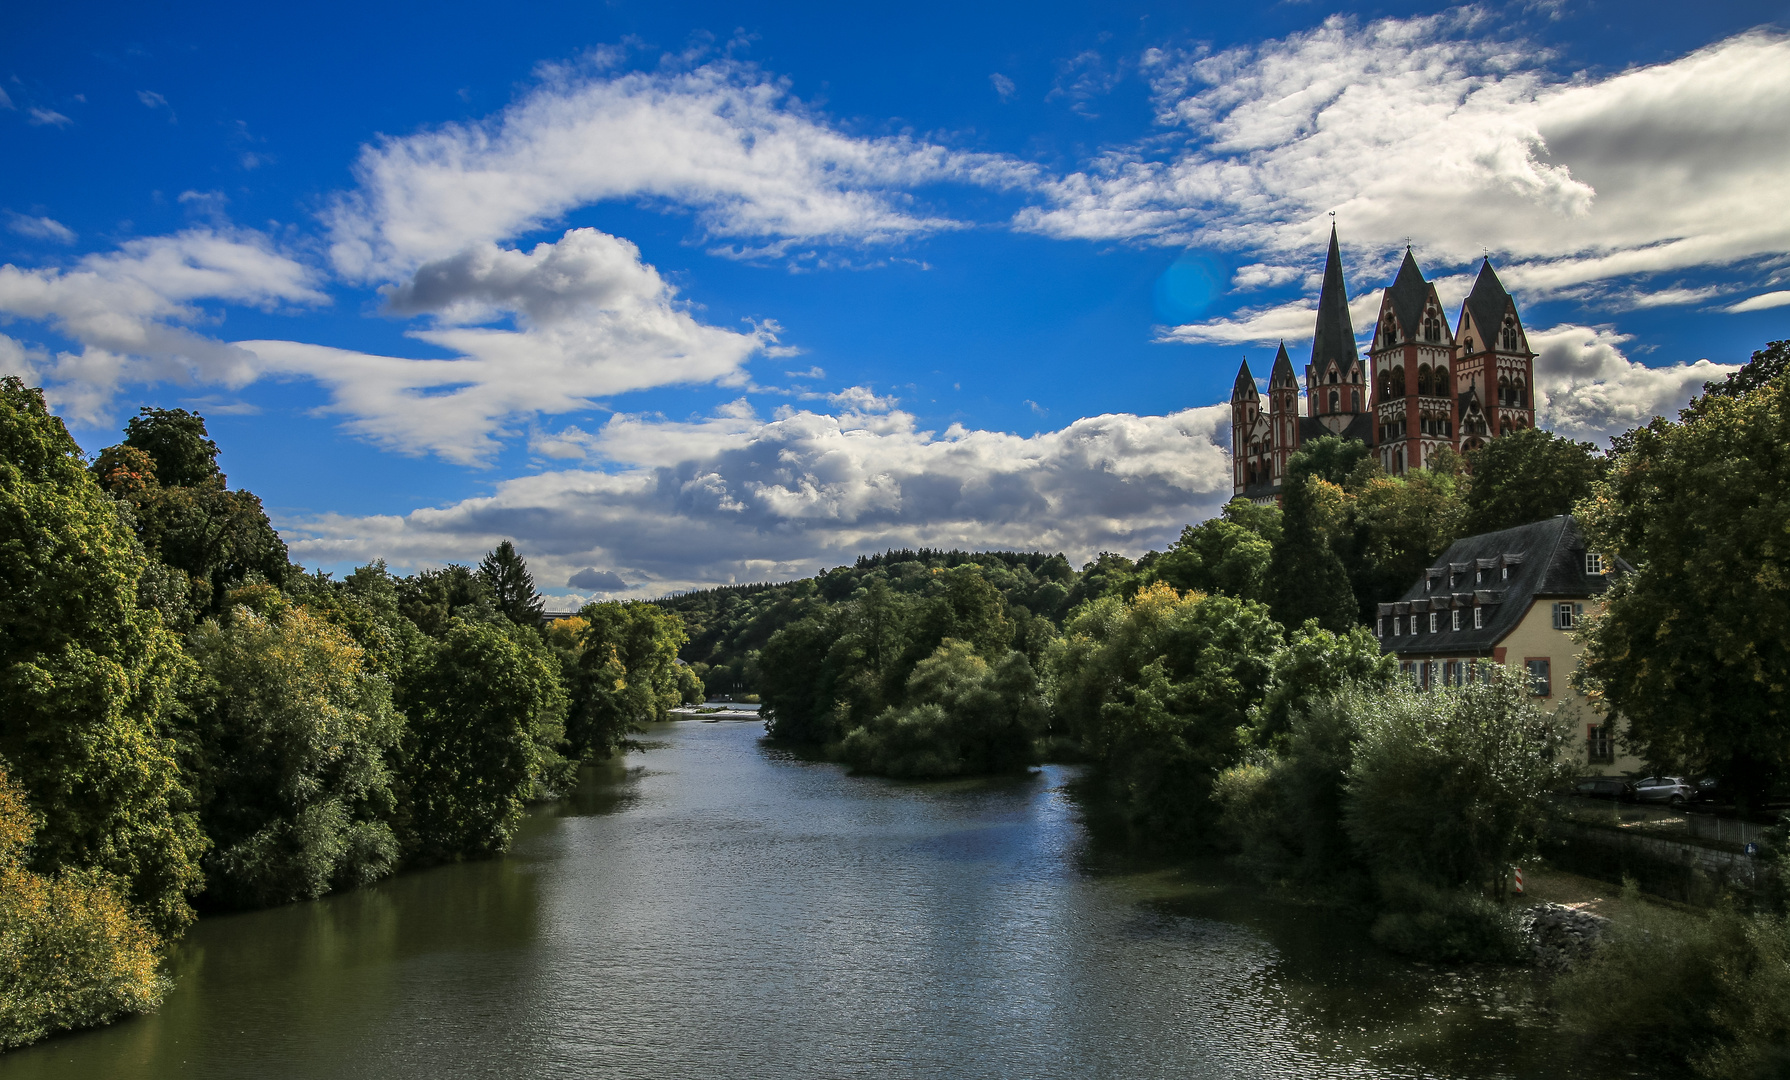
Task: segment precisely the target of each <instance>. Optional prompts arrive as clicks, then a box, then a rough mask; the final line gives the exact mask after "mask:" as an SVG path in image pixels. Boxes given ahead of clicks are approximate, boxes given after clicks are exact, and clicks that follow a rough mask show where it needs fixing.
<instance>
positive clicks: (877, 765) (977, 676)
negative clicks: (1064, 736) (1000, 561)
mask: <svg viewBox="0 0 1790 1080" xmlns="http://www.w3.org/2000/svg"><path fill="white" fill-rule="evenodd" d="M907 702H908V704H907V705H906V706H905V707H903V708H889V709H886V710H884V711H883V712H882V713H881V714H879V715H878V716H876V717H875V718H874V719H872V720H871V721H870V722H869V723H868V724H866V725H864V726H863V727H860V728H856V729H854V730H853V731H852V732H851V733H850V734H848V735H847V736H846V737H845V741H844V743H843V744H842V745H841V747H840V756H841V757H843V758H844V759H845V760H846V761H848V762H850V763H851V764H852V766H853V767H854V768H856V769H858V770H860V771H863V772H871V773H880V774H882V775H885V776H901V777H912V778H926V779H935V778H939V777H946V776H963V775H974V774H979V773H1000V772H1015V771H1018V770H1021V769H1025V768H1027V767H1029V766H1031V765H1034V764H1036V763H1037V760H1038V756H1037V741H1038V738H1039V737H1040V736H1041V735H1043V734H1044V730H1045V709H1044V703H1043V701H1042V699H1041V697H1040V695H1039V692H1038V679H1037V676H1036V675H1035V674H1033V672H1032V665H1031V663H1030V662H1029V661H1028V660H1026V657H1025V654H1024V653H1021V652H1017V651H1009V652H1008V653H1007V655H1006V656H1005V657H1004V658H1003V659H1002V660H1001V661H1000V662H999V663H997V664H993V665H991V664H989V663H988V661H986V660H984V659H982V657H980V656H978V655H976V653H975V651H974V650H973V649H972V647H971V646H970V644H969V643H968V642H964V641H958V640H957V639H955V638H947V639H945V642H944V644H942V645H940V646H939V647H938V649H937V650H936V651H935V652H934V653H933V654H932V655H931V656H930V657H928V658H926V659H925V660H922V661H920V663H919V664H918V665H916V666H915V668H914V672H913V674H912V675H910V676H909V677H908V680H907Z"/></svg>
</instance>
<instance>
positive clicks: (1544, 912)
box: [1518, 904, 1610, 971]
mask: <svg viewBox="0 0 1790 1080" xmlns="http://www.w3.org/2000/svg"><path fill="white" fill-rule="evenodd" d="M1609 925H1610V920H1608V919H1606V918H1604V917H1602V916H1601V915H1593V914H1591V913H1590V912H1589V911H1580V910H1578V909H1577V908H1570V907H1566V906H1565V905H1563V904H1535V905H1532V906H1531V907H1530V908H1529V909H1528V910H1527V911H1525V912H1523V914H1522V916H1521V918H1520V919H1519V921H1518V927H1519V929H1521V931H1522V934H1523V937H1524V938H1525V939H1527V940H1528V942H1529V949H1530V952H1531V954H1532V955H1533V956H1534V957H1535V965H1536V966H1537V967H1540V968H1545V969H1547V970H1549V971H1565V970H1566V969H1568V968H1570V967H1572V966H1573V964H1574V963H1576V962H1577V961H1579V960H1582V959H1583V958H1585V957H1587V956H1589V955H1591V951H1592V950H1593V949H1594V948H1596V947H1597V941H1598V938H1600V937H1602V936H1603V934H1604V931H1605V929H1606V928H1608V927H1609Z"/></svg>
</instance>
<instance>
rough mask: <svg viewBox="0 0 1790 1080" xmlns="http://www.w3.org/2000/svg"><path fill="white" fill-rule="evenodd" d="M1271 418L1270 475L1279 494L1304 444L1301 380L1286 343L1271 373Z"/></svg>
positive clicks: (1281, 348)
mask: <svg viewBox="0 0 1790 1080" xmlns="http://www.w3.org/2000/svg"><path fill="white" fill-rule="evenodd" d="M1268 419H1269V420H1271V421H1272V422H1273V424H1274V431H1273V435H1274V452H1273V453H1272V454H1271V455H1269V459H1268V475H1269V477H1270V478H1271V480H1272V482H1273V484H1274V490H1275V491H1276V492H1278V491H1279V490H1280V482H1281V478H1283V477H1284V476H1286V474H1287V463H1288V462H1289V461H1291V460H1292V457H1293V451H1295V450H1297V449H1299V444H1300V443H1301V442H1302V441H1304V440H1303V439H1301V438H1300V434H1301V432H1300V427H1301V424H1300V422H1299V378H1298V376H1296V375H1294V374H1293V358H1292V357H1290V356H1288V355H1287V343H1286V342H1284V341H1283V342H1281V343H1280V350H1279V351H1278V352H1276V353H1275V354H1274V367H1273V369H1272V370H1270V371H1269V372H1268Z"/></svg>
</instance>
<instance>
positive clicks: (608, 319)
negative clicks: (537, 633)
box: [0, 0, 1790, 606]
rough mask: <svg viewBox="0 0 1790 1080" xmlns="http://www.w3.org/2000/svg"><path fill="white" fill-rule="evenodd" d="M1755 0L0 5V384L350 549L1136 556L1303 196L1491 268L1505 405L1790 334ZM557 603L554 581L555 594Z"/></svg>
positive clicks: (709, 576)
mask: <svg viewBox="0 0 1790 1080" xmlns="http://www.w3.org/2000/svg"><path fill="white" fill-rule="evenodd" d="M1786 28H1790V3H1785V2H1773V3H1745V2H1735V3H1711V4H1702V5H1684V4H1665V3H1651V2H1623V3H1615V2H1608V0H1600V2H1596V3H1583V2H1577V0H1529V2H1525V3H1516V4H1509V5H1497V4H1486V5H1470V6H1437V5H1414V4H1389V5H1378V6H1358V7H1353V8H1346V9H1344V8H1337V7H1330V6H1323V5H1321V4H1319V3H1315V2H1299V3H1278V4H1268V3H1265V4H1259V5H1245V4H1186V3H1184V4H1177V5H1168V4H1138V3H1112V2H1109V3H1103V4H1098V5H1094V4H1079V5H1062V4H1049V3H1042V4H1041V3H1035V2H1034V3H1026V4H1017V3H983V4H975V5H966V4H935V3H908V4H901V5H838V4H824V5H823V4H810V3H780V4H774V5H772V4H764V5H744V4H698V3H674V2H666V0H654V2H652V3H645V2H639V0H613V2H610V3H584V4H573V3H543V4H516V5H502V6H499V5H490V4H484V5H473V4H462V3H452V2H437V3H431V4H427V5H422V4H412V5H405V4H379V5H374V4H354V5H347V4H338V3H329V2H323V3H312V4H307V5H287V6H279V7H275V6H245V5H241V4H231V5H227V6H226V5H222V4H204V3H187V4H180V5H171V4H140V3H139V4H129V5H123V4H117V5H112V4H82V3H64V4H12V5H6V6H5V7H4V8H3V9H0V161H3V162H4V163H5V166H6V167H5V168H0V372H5V373H10V374H17V375H20V376H21V377H23V378H25V379H26V380H27V382H29V383H30V384H31V385H34V386H42V387H43V388H44V389H45V392H46V395H47V396H48V399H49V400H50V402H51V404H52V406H53V408H54V409H55V411H56V412H57V413H58V414H59V415H60V416H61V417H62V418H63V419H64V421H65V422H66V423H67V424H68V426H69V428H70V430H71V432H73V434H74V435H75V437H76V438H77V439H78V440H79V441H80V443H81V445H82V446H83V447H84V448H85V449H86V450H87V451H88V452H90V453H92V452H97V451H98V450H99V449H101V448H102V447H104V446H107V445H111V444H113V443H115V442H117V441H119V439H120V437H121V436H120V429H121V427H122V425H123V424H124V422H125V421H126V420H127V419H128V418H129V417H130V416H132V415H134V414H135V412H136V410H137V409H138V408H139V407H142V406H153V407H159V408H186V409H191V410H194V411H197V412H199V413H201V414H203V415H204V416H205V417H206V420H207V423H208V424H209V427H210V430H211V433H212V435H213V437H214V438H215V439H216V441H217V442H218V443H219V444H220V445H221V447H222V448H223V453H222V455H221V458H220V462H221V464H222V465H223V467H224V469H225V471H226V472H227V474H228V476H229V479H230V483H231V484H232V486H240V487H245V488H248V489H249V490H252V491H254V492H255V493H256V494H258V495H259V496H260V497H261V498H262V500H263V502H264V503H265V505H266V506H267V508H268V511H269V513H270V515H271V516H272V518H273V520H274V523H275V524H276V526H277V527H278V528H279V529H280V531H281V533H282V535H283V536H284V537H285V538H286V541H287V543H288V545H289V547H290V549H291V552H292V556H293V558H294V559H295V560H296V561H298V562H301V563H303V564H304V565H306V566H308V567H312V568H321V569H325V570H330V571H333V572H338V573H339V572H342V571H344V570H346V569H348V568H351V567H353V566H356V565H359V564H362V563H365V562H368V561H371V560H373V559H376V558H382V559H385V560H386V561H387V562H388V563H389V564H390V565H391V566H392V567H393V568H394V569H397V570H401V571H411V570H415V569H419V568H424V567H431V566H440V565H443V564H445V563H448V562H476V561H477V559H478V558H479V557H480V556H481V555H482V554H483V553H484V552H485V551H487V550H489V549H490V548H491V547H492V546H494V545H495V544H496V543H497V542H498V541H499V540H502V539H506V538H507V539H511V540H514V541H515V543H516V545H517V547H518V549H519V550H520V551H521V552H522V554H523V555H524V556H525V557H526V558H527V559H528V560H529V564H530V566H531V568H532V569H533V571H534V574H535V578H536V582H537V584H538V585H539V586H540V587H541V589H542V591H543V592H545V593H547V594H548V595H549V596H550V597H552V598H553V599H554V600H556V601H563V602H565V603H568V604H572V603H577V602H579V601H582V600H584V599H591V598H603V597H615V598H640V597H651V596H658V595H661V594H663V593H665V592H668V591H672V590H678V589H686V588H692V587H698V586H704V585H713V584H725V583H732V582H749V581H765V580H787V579H790V578H794V577H800V576H805V575H808V574H812V573H814V572H815V571H816V570H818V569H820V568H822V567H826V566H832V565H838V564H841V563H847V562H850V561H851V560H852V559H853V558H855V557H856V556H857V555H860V554H867V553H871V552H876V551H880V550H883V549H885V548H889V547H912V546H922V545H924V546H932V547H966V548H979V549H1018V550H1043V551H1051V552H1056V551H1061V552H1064V553H1066V554H1068V555H1069V556H1070V558H1071V559H1073V560H1075V561H1077V562H1078V563H1079V562H1080V561H1083V560H1086V559H1088V558H1091V557H1092V556H1093V555H1095V554H1096V553H1098V552H1100V551H1118V552H1123V553H1126V554H1130V555H1133V556H1135V555H1137V554H1140V553H1141V552H1143V551H1144V550H1146V549H1148V548H1161V547H1164V546H1166V545H1167V544H1169V543H1171V542H1172V541H1173V540H1174V538H1175V537H1176V536H1177V535H1178V534H1179V532H1180V530H1181V528H1182V527H1183V526H1184V525H1186V524H1188V523H1190V522H1196V521H1199V520H1203V519H1204V518H1207V517H1209V516H1211V515H1212V514H1213V513H1215V512H1216V511H1217V509H1218V508H1219V507H1221V506H1222V505H1223V503H1224V502H1225V501H1226V500H1227V499H1228V498H1229V496H1230V491H1231V489H1230V483H1231V480H1230V477H1231V470H1230V465H1229V438H1230V435H1229V411H1228V407H1227V406H1226V404H1225V403H1226V402H1227V401H1228V399H1229V394H1230V387H1231V384H1232V381H1233V379H1234V378H1235V376H1236V373H1237V368H1238V364H1239V363H1240V362H1241V361H1242V360H1243V359H1245V358H1248V359H1249V360H1250V363H1251V366H1252V369H1253V371H1254V373H1255V374H1256V375H1257V376H1266V374H1267V368H1268V363H1269V361H1270V360H1271V359H1272V356H1273V353H1274V349H1275V347H1276V345H1277V344H1278V343H1279V342H1281V341H1283V340H1284V341H1285V343H1286V346H1287V348H1288V350H1289V352H1290V353H1291V354H1292V356H1293V358H1294V362H1295V366H1296V367H1299V368H1301V369H1302V367H1303V364H1304V362H1305V359H1306V357H1307V356H1309V353H1310V347H1311V333H1312V326H1313V317H1314V312H1315V305H1316V296H1317V284H1318V274H1319V272H1320V270H1321V268H1322V263H1323V254H1324V245H1325V242H1326V240H1327V238H1328V235H1329V230H1330V228H1331V227H1332V225H1334V226H1335V227H1336V229H1337V230H1338V234H1339V236H1340V239H1341V243H1342V250H1343V254H1344V260H1345V266H1346V269H1347V273H1348V282H1349V293H1350V299H1351V305H1352V309H1353V312H1354V322H1355V326H1356V328H1357V329H1358V330H1359V329H1360V328H1362V327H1363V326H1368V327H1371V326H1372V325H1373V321H1374V314H1373V313H1374V312H1375V311H1376V310H1377V308H1378V302H1379V291H1380V289H1381V288H1382V287H1383V286H1385V285H1386V284H1388V283H1389V282H1390V280H1391V276H1392V274H1393V272H1394V271H1395V270H1396V267H1397V263H1398V259H1399V258H1400V257H1402V255H1403V252H1404V249H1405V247H1406V245H1409V246H1410V247H1411V248H1412V250H1413V251H1414V252H1415V254H1416V256H1417V258H1418V260H1419V262H1420V264H1421V265H1422V267H1423V269H1424V271H1425V273H1426V274H1427V275H1428V276H1429V277H1430V278H1431V279H1432V280H1434V281H1435V282H1436V284H1437V288H1438V290H1439V292H1440V294H1441V296H1442V298H1443V300H1444V301H1445V303H1446V304H1447V305H1448V307H1449V309H1450V312H1451V317H1453V316H1454V315H1456V313H1458V308H1459V304H1460V300H1461V298H1462V297H1463V296H1464V295H1465V292H1466V290H1467V288H1468V287H1469V285H1470V283H1471V276H1472V274H1473V273H1475V272H1476V271H1477V267H1478V264H1479V261H1480V260H1481V259H1482V258H1485V257H1488V256H1489V257H1490V258H1491V260H1492V262H1493V264H1494V266H1496V267H1497V269H1498V271H1499V273H1500V275H1501V276H1502V278H1503V281H1504V283H1505V285H1506V286H1507V287H1508V288H1509V289H1510V290H1511V292H1512V293H1513V294H1514V295H1515V296H1516V298H1517V302H1518V304H1519V306H1520V310H1521V313H1522V317H1523V319H1524V324H1525V327H1526V329H1527V331H1528V333H1529V338H1530V341H1531V344H1532V346H1533V347H1534V348H1535V349H1536V350H1537V351H1538V353H1539V354H1540V355H1539V356H1538V358H1537V360H1536V385H1535V398H1536V404H1537V408H1538V413H1539V421H1540V423H1541V426H1543V427H1548V428H1551V429H1552V430H1554V431H1557V432H1559V433H1561V434H1563V435H1568V436H1571V437H1573V438H1578V439H1587V440H1591V441H1594V442H1604V441H1607V440H1608V438H1609V437H1610V436H1612V435H1614V434H1617V433H1620V432H1622V431H1624V430H1627V429H1629V428H1631V427H1634V426H1636V425H1638V424H1642V423H1645V422H1647V421H1648V420H1649V419H1650V418H1652V417H1653V416H1656V415H1665V416H1672V415H1675V410H1676V409H1678V408H1680V407H1681V406H1682V405H1683V404H1684V403H1685V402H1686V401H1687V400H1688V399H1689V398H1690V397H1691V396H1692V395H1693V394H1694V393H1696V392H1698V391H1699V390H1700V389H1701V387H1702V385H1703V383H1704V382H1706V381H1709V380H1711V379H1716V378H1719V377H1721V376H1722V375H1724V374H1725V373H1726V372H1728V371H1731V370H1732V369H1733V367H1734V365H1736V364H1739V363H1741V362H1744V361H1745V360H1746V358H1747V356H1748V355H1749V354H1750V353H1751V352H1752V351H1753V350H1755V349H1757V348H1760V347H1761V346H1762V345H1763V344H1764V343H1765V342H1766V341H1768V340H1776V339H1781V338H1785V337H1790V185H1787V184H1786V180H1785V177H1787V176H1790V36H1787V35H1786ZM554 606H558V604H557V603H556V604H554Z"/></svg>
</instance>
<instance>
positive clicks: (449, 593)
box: [397, 563, 496, 639]
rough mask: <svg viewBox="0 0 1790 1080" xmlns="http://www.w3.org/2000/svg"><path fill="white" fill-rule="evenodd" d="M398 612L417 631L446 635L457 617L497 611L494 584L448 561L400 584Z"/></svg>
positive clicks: (430, 634) (476, 615)
mask: <svg viewBox="0 0 1790 1080" xmlns="http://www.w3.org/2000/svg"><path fill="white" fill-rule="evenodd" d="M397 592H398V611H399V612H401V613H402V614H403V616H404V618H406V619H408V620H409V621H410V622H411V623H412V624H413V625H415V626H416V628H417V629H418V630H421V631H422V632H423V633H425V634H427V635H428V636H430V637H432V638H436V639H440V638H442V637H445V636H446V635H447V632H448V627H449V626H450V624H452V622H453V620H454V619H456V618H469V619H478V618H483V617H487V616H489V615H491V614H494V613H495V612H496V606H495V603H494V602H493V599H492V596H491V586H490V585H488V584H487V583H486V582H485V579H484V578H482V577H480V576H479V575H478V574H476V573H474V572H473V571H472V569H471V568H469V567H465V566H461V565H460V564H459V563H449V564H448V565H447V566H444V567H442V568H441V569H439V570H424V571H422V572H421V573H419V574H416V575H414V576H412V577H408V578H405V579H403V580H402V581H400V582H398V583H397Z"/></svg>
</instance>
